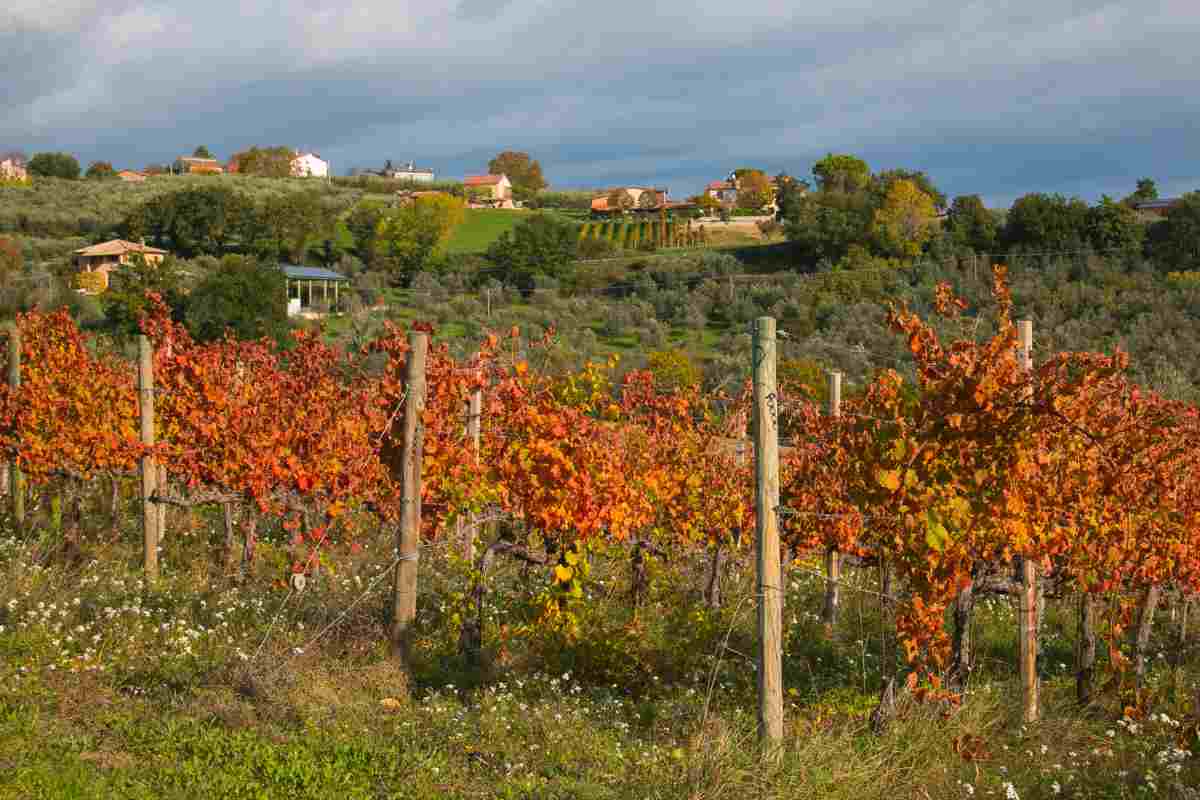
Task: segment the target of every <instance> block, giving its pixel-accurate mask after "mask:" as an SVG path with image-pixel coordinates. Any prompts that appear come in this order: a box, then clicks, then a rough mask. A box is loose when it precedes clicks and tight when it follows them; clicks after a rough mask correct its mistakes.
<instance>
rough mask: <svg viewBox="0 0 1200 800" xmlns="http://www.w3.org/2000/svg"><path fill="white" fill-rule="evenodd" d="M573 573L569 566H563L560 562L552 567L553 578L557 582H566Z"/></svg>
mask: <svg viewBox="0 0 1200 800" xmlns="http://www.w3.org/2000/svg"><path fill="white" fill-rule="evenodd" d="M574 574H575V573H574V572H572V571H571V568H570V567H564V566H563V565H562V564H559V565H557V566H556V567H555V568H554V579H555V580H556V581H558V582H559V583H566V582H568V581H569V580H571V576H572V575H574Z"/></svg>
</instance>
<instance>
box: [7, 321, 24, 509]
mask: <svg viewBox="0 0 1200 800" xmlns="http://www.w3.org/2000/svg"><path fill="white" fill-rule="evenodd" d="M8 388H9V391H11V392H12V393H13V394H16V393H17V391H18V390H19V389H20V388H21V329H20V327H18V325H17V323H15V322H14V323H13V324H12V327H11V328H10V329H9V332H8ZM9 475H10V476H11V479H12V484H11V486H10V489H11V492H12V513H13V522H14V523H16V526H17V529H18V530H20V529H21V528H22V527H23V526H24V525H25V475H24V474H23V473H22V472H21V464H20V461H18V460H17V459H16V458H14V459H13V461H12V466H11V467H10V468H9Z"/></svg>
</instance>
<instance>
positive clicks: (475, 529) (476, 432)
mask: <svg viewBox="0 0 1200 800" xmlns="http://www.w3.org/2000/svg"><path fill="white" fill-rule="evenodd" d="M482 423H483V389H480V388H479V387H478V386H477V387H475V388H474V389H472V390H471V399H470V400H468V401H467V437H468V438H469V439H470V440H471V446H472V448H473V452H474V453H475V463H476V464H478V463H479V457H480V456H479V449H480V445H481V436H482V433H483V424H482ZM478 536H479V525H478V523H476V522H475V521H474V519H472V521H471V524H470V525H468V526H467V530H466V535H465V536H464V538H463V558H465V559H467V561H468V562H474V561H475V540H476V538H478Z"/></svg>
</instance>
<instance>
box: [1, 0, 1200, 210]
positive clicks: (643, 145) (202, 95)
mask: <svg viewBox="0 0 1200 800" xmlns="http://www.w3.org/2000/svg"><path fill="white" fill-rule="evenodd" d="M1197 41H1200V2H1197V0H1136V1H1135V0H1120V1H1119V2H1105V1H1104V0H1005V1H1003V2H1001V1H999V0H986V2H972V1H971V0H923V1H920V2H917V1H914V0H840V2H836V3H830V2H828V0H822V1H821V2H817V1H816V0H791V1H790V2H787V1H785V0H687V1H686V2H684V1H682V0H653V1H652V2H644V0H641V1H635V0H605V2H602V3H601V2H596V0H587V1H586V2H585V1H584V0H350V1H348V2H342V3H330V2H325V0H290V2H260V1H259V0H206V2H203V3H198V2H195V0H187V1H185V0H160V1H159V2H139V0H52V2H50V3H46V2H45V1H44V0H5V2H4V3H3V4H0V76H2V77H0V151H3V150H9V149H18V150H22V151H24V152H26V153H29V154H32V153H35V152H39V151H43V150H66V151H68V152H72V153H74V154H75V155H76V156H77V157H78V158H79V159H80V161H81V163H83V164H84V165H86V164H88V163H89V162H91V161H95V160H104V161H109V162H111V163H112V164H114V165H115V166H116V167H117V168H118V169H120V168H125V167H133V168H139V167H142V166H145V165H146V164H150V163H161V162H164V161H170V160H173V159H174V158H175V157H176V156H178V155H183V154H190V153H191V151H192V149H193V148H195V147H196V146H197V145H200V144H203V145H205V146H207V147H208V148H209V149H210V150H212V151H213V152H214V153H215V154H216V155H217V156H218V157H219V158H222V159H224V158H227V157H228V156H229V155H231V154H232V153H234V152H236V151H237V150H239V149H243V148H245V147H248V146H250V145H255V144H257V145H261V146H269V145H288V146H293V147H296V148H302V149H306V150H313V151H316V152H318V153H320V154H321V155H322V156H323V157H325V158H326V159H328V160H329V161H330V162H331V164H332V167H333V170H334V171H335V173H337V174H344V173H345V172H346V171H347V170H348V169H350V168H351V167H379V166H382V164H383V161H384V160H385V159H392V160H393V161H408V160H413V161H415V162H417V164H418V165H419V166H424V167H429V168H432V169H434V170H435V171H436V172H437V174H438V176H439V177H445V178H460V177H462V176H463V175H466V174H474V173H478V172H484V171H486V168H487V161H488V159H489V158H491V157H492V156H493V155H495V154H496V153H497V152H499V151H501V150H509V149H512V150H523V151H527V152H529V153H530V154H532V156H533V157H534V158H536V159H538V160H539V161H540V162H541V164H542V167H543V171H544V172H545V174H546V177H547V178H548V179H549V181H550V182H551V184H552V185H553V186H554V187H556V188H564V187H578V188H587V187H603V186H616V185H621V184H655V185H660V186H667V187H669V188H670V190H671V196H672V197H676V198H682V197H684V196H686V195H689V194H692V193H695V192H696V191H698V190H700V189H701V188H702V187H703V185H704V184H705V183H706V182H708V181H709V180H714V179H719V178H721V177H723V176H725V175H726V174H728V173H729V172H730V171H731V170H732V169H734V168H736V167H742V166H754V167H759V168H761V169H765V170H767V171H768V172H770V173H771V174H775V173H778V172H780V171H784V172H788V173H789V174H792V175H796V176H799V177H807V176H808V175H809V173H810V170H811V167H812V164H813V162H814V161H816V160H817V159H819V158H820V157H822V156H823V155H825V154H826V153H829V152H837V153H854V154H856V155H858V156H860V157H862V158H864V159H866V160H867V162H868V163H869V164H870V165H871V167H872V168H873V169H876V170H880V169H888V168H894V167H906V168H910V169H922V170H925V171H926V172H927V173H928V174H929V175H930V176H931V177H932V178H933V180H934V182H935V183H936V184H937V185H938V186H939V188H941V189H942V191H943V192H945V193H947V194H948V195H950V196H954V195H957V194H971V193H977V194H981V195H983V197H984V198H985V200H987V201H988V203H989V204H991V205H997V206H1001V205H1007V204H1009V203H1011V201H1012V200H1013V199H1015V198H1016V197H1018V196H1020V195H1022V194H1025V193H1027V192H1033V191H1041V192H1060V193H1063V194H1066V195H1073V196H1080V197H1083V198H1085V199H1087V200H1089V201H1094V200H1096V199H1098V198H1099V197H1100V196H1101V194H1110V195H1113V196H1117V197H1119V196H1123V195H1125V194H1128V193H1129V192H1130V191H1132V189H1133V186H1134V184H1135V182H1136V181H1137V179H1138V178H1140V177H1146V176H1148V177H1153V178H1155V179H1156V180H1157V181H1158V185H1159V189H1160V192H1161V193H1162V194H1164V195H1169V194H1178V193H1182V192H1184V191H1191V190H1194V189H1198V188H1200V91H1198V90H1200V70H1197V68H1196V64H1197V62H1200V57H1198V56H1197V46H1196V42H1197Z"/></svg>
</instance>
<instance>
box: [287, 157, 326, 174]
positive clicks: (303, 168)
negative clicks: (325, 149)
mask: <svg viewBox="0 0 1200 800" xmlns="http://www.w3.org/2000/svg"><path fill="white" fill-rule="evenodd" d="M292 176H293V177H296V178H327V177H329V162H328V161H326V160H325V159H323V158H321V157H320V156H319V155H317V154H316V153H300V152H297V153H296V155H295V156H293V157H292Z"/></svg>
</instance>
